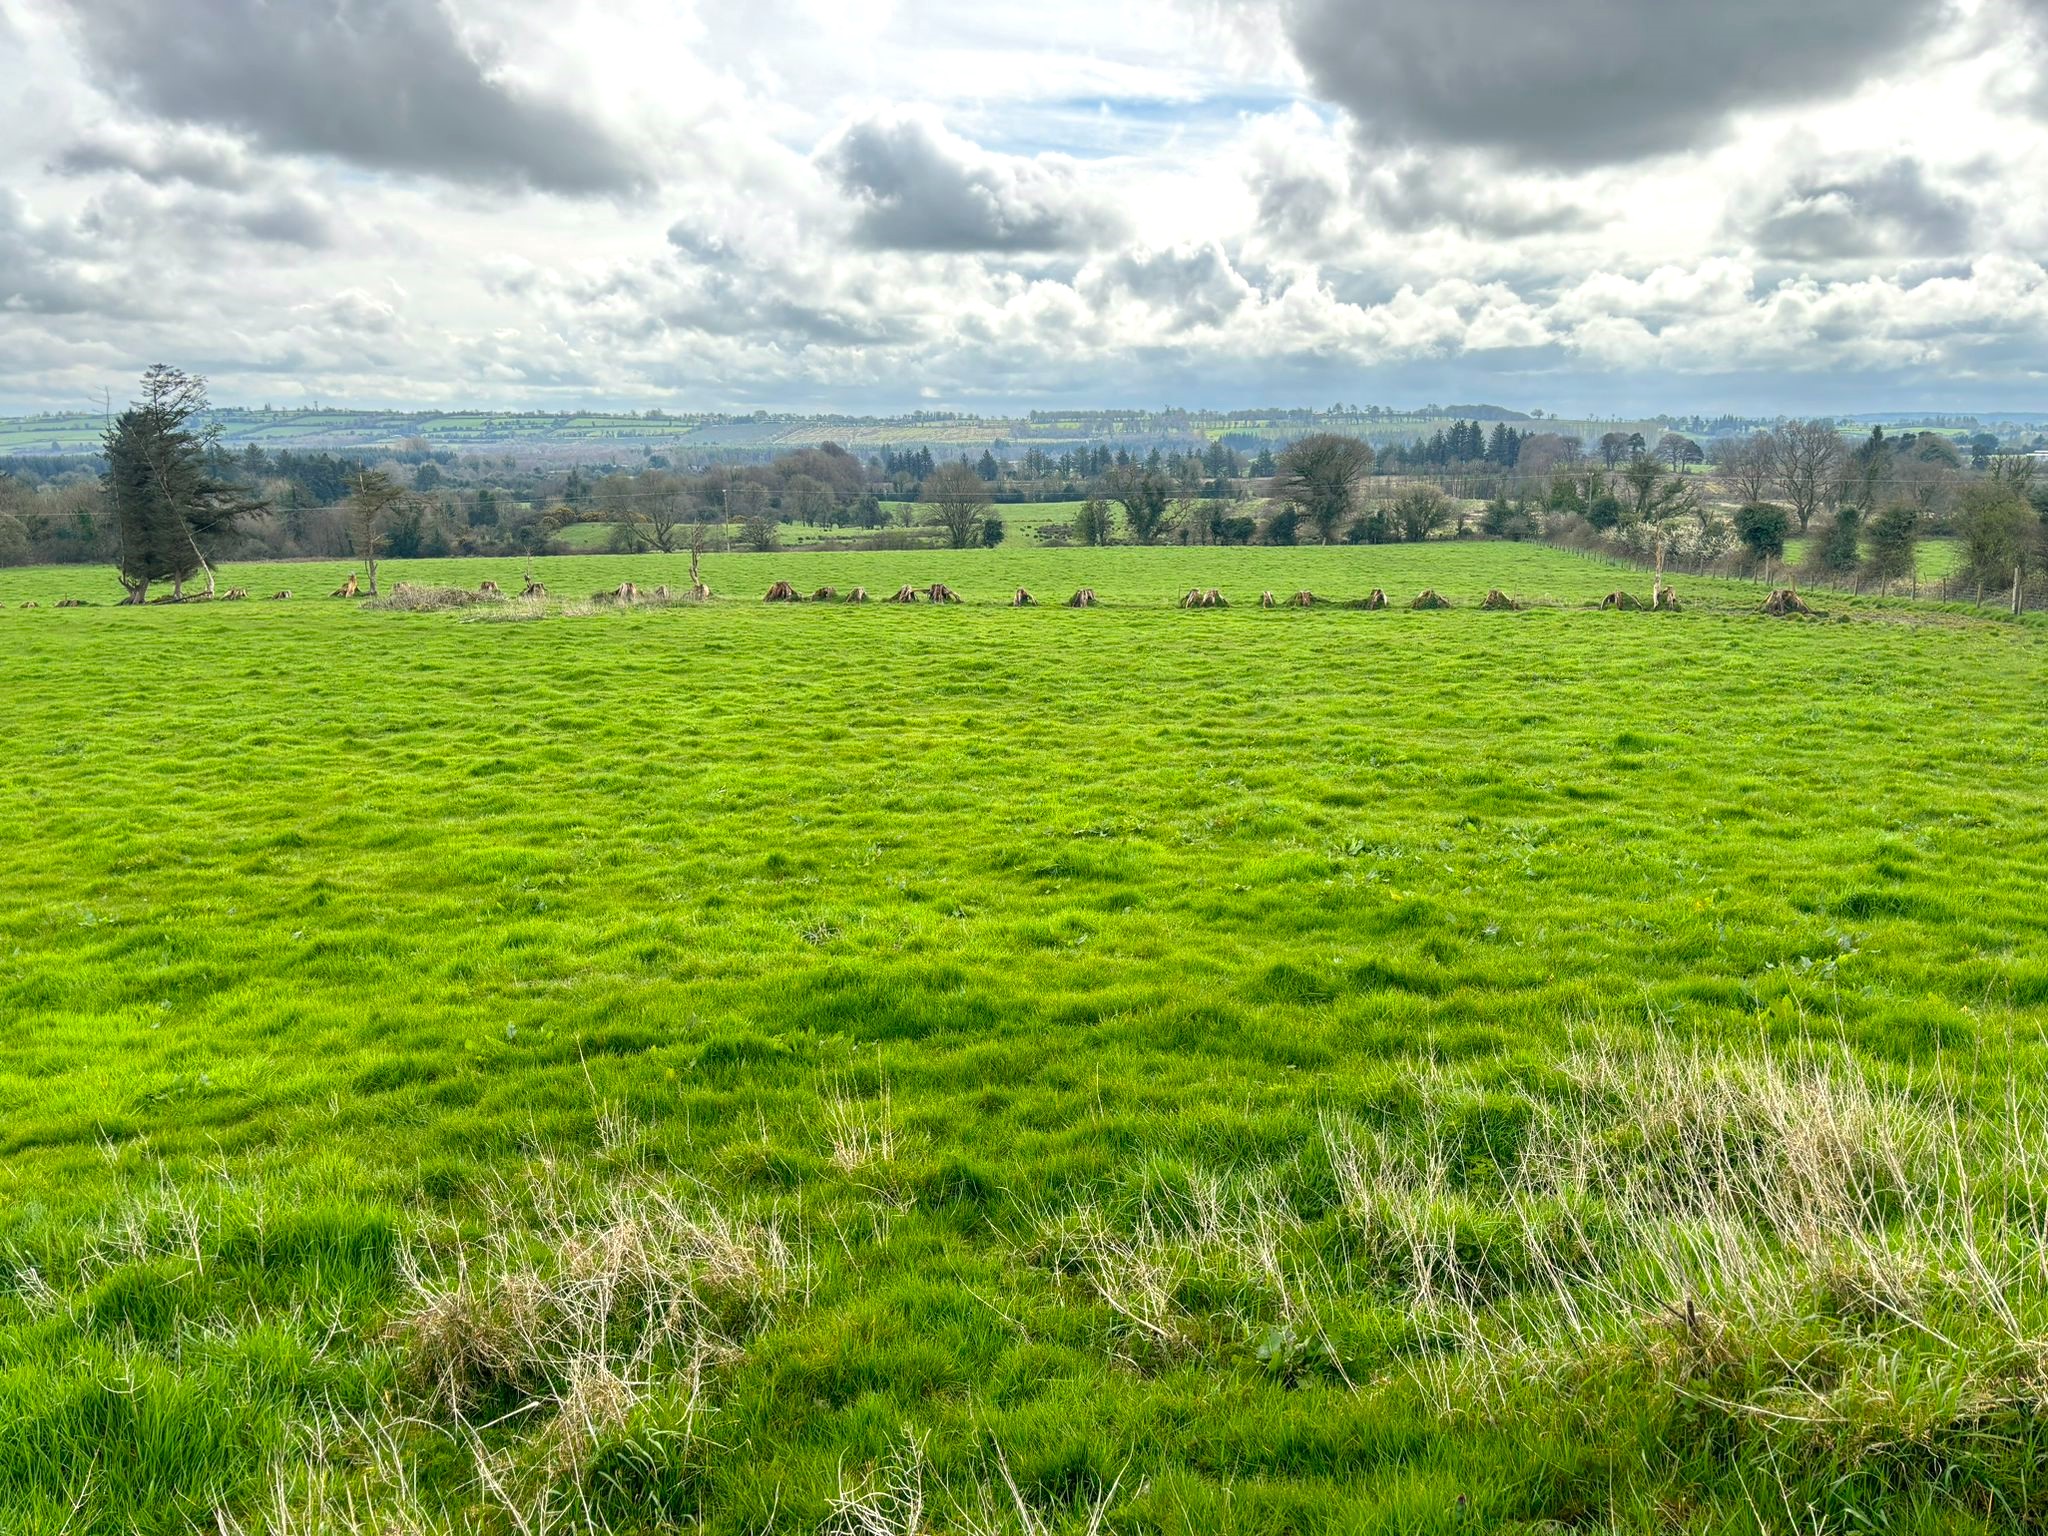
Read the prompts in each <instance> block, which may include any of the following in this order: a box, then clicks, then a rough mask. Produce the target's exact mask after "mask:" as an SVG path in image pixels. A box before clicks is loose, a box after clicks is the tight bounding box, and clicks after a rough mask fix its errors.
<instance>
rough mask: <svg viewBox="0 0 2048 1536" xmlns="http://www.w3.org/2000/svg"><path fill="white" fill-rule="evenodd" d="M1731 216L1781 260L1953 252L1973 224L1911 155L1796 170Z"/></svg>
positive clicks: (1763, 250)
mask: <svg viewBox="0 0 2048 1536" xmlns="http://www.w3.org/2000/svg"><path fill="white" fill-rule="evenodd" d="M1735 217H1736V220H1737V222H1738V224H1747V225H1748V227H1749V233H1750V239H1751V241H1752V242H1753V243H1754V245H1755V246H1756V248H1757V250H1758V252H1759V253H1760V254H1762V255H1764V256H1767V257H1772V258H1775V259H1779V260H1785V261H1845V260H1852V259H1856V258H1864V257H1871V256H1880V255H1911V256H1942V255H1953V254H1955V253H1957V252H1960V251H1962V250H1965V249H1966V248H1967V247H1968V245H1969V242H1970V239H1971V236H1972V233H1973V231H1974V228H1975V219H1974V218H1973V216H1972V211H1971V208H1970V205H1969V204H1968V203H1966V202H1965V201H1964V200H1963V199H1962V198H1960V197H1957V196H1955V195H1954V194H1952V193H1948V192H1944V191H1941V190H1940V189H1938V188H1936V187H1934V186H1932V185H1931V184H1930V183H1929V182H1928V180H1927V175H1926V172H1925V171H1924V170H1923V169H1922V168H1921V165H1920V162H1919V161H1917V160H1915V159H1913V158H1911V157H1910V156H1900V157H1899V158H1897V159H1893V160H1887V161H1885V162H1883V163H1882V164H1879V165H1874V166H1865V167H1860V168H1855V169H1850V170H1838V171H1835V172H1833V173H1830V172H1829V171H1827V170H1825V169H1809V170H1806V171H1803V172H1800V173H1798V174H1795V175H1794V176H1793V177H1791V178H1790V179H1789V180H1788V181H1787V182H1786V183H1784V184H1783V185H1782V186H1780V187H1778V188H1777V189H1775V190H1773V191H1772V192H1770V193H1768V194H1767V195H1766V196H1765V197H1764V198H1763V199H1761V200H1759V201H1758V202H1755V203H1752V204H1751V205H1749V206H1747V207H1744V208H1740V209H1738V211H1737V214H1736V215H1735Z"/></svg>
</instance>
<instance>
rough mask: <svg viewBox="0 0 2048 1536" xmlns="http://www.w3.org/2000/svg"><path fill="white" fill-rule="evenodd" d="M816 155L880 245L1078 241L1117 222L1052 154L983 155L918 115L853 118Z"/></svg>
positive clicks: (1103, 234) (1075, 246) (964, 247)
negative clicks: (1035, 156) (1032, 157)
mask: <svg viewBox="0 0 2048 1536" xmlns="http://www.w3.org/2000/svg"><path fill="white" fill-rule="evenodd" d="M820 163H821V164H822V165H823V166H824V168H825V170H826V171H827V173H828V174H830V175H831V176H832V177H833V178H834V180H836V181H837V183H838V185H839V189H840V190H841V191H842V192H844V193H845V194H846V195H847V196H848V197H850V198H852V199H853V200H854V202H855V203H856V204H857V205H858V207H859V217H858V222H857V224H856V229H857V232H858V234H859V236H860V239H861V241H862V242H863V243H864V244H866V245H868V246H871V247H873V248H876V249H880V250H899V251H982V252H991V253H1019V252H1029V251H1072V250H1082V249H1086V248H1087V247H1088V246H1090V245H1093V244H1096V243H1097V242H1099V241H1101V240H1103V239H1105V238H1108V237H1110V236H1111V235H1113V234H1114V233H1115V232H1116V231H1117V230H1118V229H1119V228H1120V225H1121V221H1120V220H1117V219H1115V218H1113V217H1112V216H1110V215H1109V214H1107V213H1106V212H1105V211H1104V210H1102V209H1101V208H1099V207H1097V206H1095V205H1094V204H1093V202H1092V200H1091V199H1090V198H1089V197H1088V196H1087V195H1086V193H1085V191H1084V190H1083V189H1082V188H1081V187H1080V185H1079V184H1078V183H1077V181H1076V180H1075V178H1074V176H1073V175H1072V173H1071V172H1069V171H1067V170H1066V169H1065V168H1063V167H1061V166H1059V165H1057V164H1056V163H1052V162H1047V161H1043V160H1026V159H1021V158H1018V157H1015V156H1007V155H1001V156H999V155H990V154H985V153H982V152H980V151H978V150H977V149H976V148H975V147H974V146H973V145H970V144H968V143H966V142H965V141H963V140H960V139H956V138H954V137H953V136H952V135H950V134H946V133H944V132H943V131H942V130H938V129H935V128H934V127H933V126H932V125H931V124H930V123H927V122H925V121H923V120H922V119H919V118H886V117H883V118H870V119H868V120H866V121H864V122H859V123H855V124H853V125H852V126H850V127H848V128H847V129H846V130H845V131H844V132H842V133H841V134H840V135H839V137H838V138H837V139H836V140H834V141H833V143H832V144H831V145H830V146H828V147H827V148H826V150H825V151H824V152H823V154H822V155H821V156H820Z"/></svg>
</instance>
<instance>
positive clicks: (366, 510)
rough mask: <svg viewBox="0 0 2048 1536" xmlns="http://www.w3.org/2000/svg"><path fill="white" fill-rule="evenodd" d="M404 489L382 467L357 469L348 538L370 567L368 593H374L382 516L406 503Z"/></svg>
mask: <svg viewBox="0 0 2048 1536" xmlns="http://www.w3.org/2000/svg"><path fill="white" fill-rule="evenodd" d="M405 500H406V493H405V492H404V491H403V490H401V489H400V488H399V486H398V484H397V482H396V481H394V480H393V479H392V478H391V477H390V476H389V475H387V474H385V473H384V472H383V471H382V470H381V469H365V470H359V471H357V473H356V488H355V494H354V495H352V496H350V497H349V499H348V506H347V508H346V516H347V518H348V533H349V541H350V542H351V543H352V544H353V545H354V546H355V551H356V554H357V556H358V557H359V558H360V559H362V560H363V561H364V563H365V564H367V565H368V566H369V568H370V596H372V597H375V596H376V595H377V550H378V547H379V545H380V544H381V543H382V542H383V538H384V522H385V519H387V518H388V517H390V515H391V514H392V513H393V512H395V511H397V510H398V508H400V507H401V506H403V505H404V504H405Z"/></svg>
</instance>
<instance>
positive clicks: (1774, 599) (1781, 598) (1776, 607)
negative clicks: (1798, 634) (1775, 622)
mask: <svg viewBox="0 0 2048 1536" xmlns="http://www.w3.org/2000/svg"><path fill="white" fill-rule="evenodd" d="M1763 611H1764V612H1765V613H1767V614H1769V615H1770V616H1771V617H1772V618H1774V619H1791V618H1801V617H1803V618H1818V617H1820V615H1819V614H1817V613H1815V612H1814V610H1813V609H1811V608H1809V607H1807V606H1806V599H1804V598H1803V597H1801V596H1800V595H1799V594H1798V593H1797V592H1794V591H1793V590H1792V589H1791V588H1790V587H1780V588H1778V590H1777V591H1775V592H1773V593H1772V594H1771V595H1770V596H1769V597H1767V598H1765V599H1764V606H1763Z"/></svg>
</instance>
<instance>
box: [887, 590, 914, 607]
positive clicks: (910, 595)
mask: <svg viewBox="0 0 2048 1536" xmlns="http://www.w3.org/2000/svg"><path fill="white" fill-rule="evenodd" d="M917 596H918V593H917V588H915V587H898V588H897V589H896V595H895V596H894V597H892V598H890V599H889V601H890V602H892V603H914V602H916V601H917Z"/></svg>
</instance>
